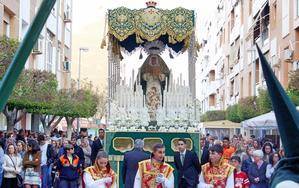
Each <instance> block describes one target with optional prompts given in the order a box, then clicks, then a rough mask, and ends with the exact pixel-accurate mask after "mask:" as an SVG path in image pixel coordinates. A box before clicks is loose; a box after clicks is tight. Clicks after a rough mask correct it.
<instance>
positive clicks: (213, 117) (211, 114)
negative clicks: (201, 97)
mask: <svg viewBox="0 0 299 188" xmlns="http://www.w3.org/2000/svg"><path fill="white" fill-rule="evenodd" d="M225 113H226V112H225V111H224V110H214V111H207V112H206V113H205V114H203V115H202V116H201V117H200V120H201V121H203V122H206V121H219V120H225Z"/></svg>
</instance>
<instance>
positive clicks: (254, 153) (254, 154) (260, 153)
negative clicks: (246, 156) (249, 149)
mask: <svg viewBox="0 0 299 188" xmlns="http://www.w3.org/2000/svg"><path fill="white" fill-rule="evenodd" d="M252 155H253V156H254V157H260V158H263V157H264V153H263V151H262V150H255V151H254V152H253V154H252Z"/></svg>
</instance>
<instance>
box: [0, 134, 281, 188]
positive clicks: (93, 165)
mask: <svg viewBox="0 0 299 188" xmlns="http://www.w3.org/2000/svg"><path fill="white" fill-rule="evenodd" d="M104 137H105V130H104V129H99V136H98V137H95V138H93V139H92V138H91V137H90V136H88V135H87V131H81V132H80V133H79V135H77V134H73V135H72V137H71V139H70V140H69V139H67V138H66V136H65V133H64V132H62V131H57V130H54V131H53V132H52V133H51V135H45V134H41V133H29V132H25V131H23V130H19V131H18V132H16V131H15V132H11V133H5V134H4V133H2V132H0V185H1V187H16V188H18V187H20V188H21V187H24V188H31V187H32V188H38V187H41V188H52V187H54V188H56V187H57V188H58V187H59V188H78V187H83V188H93V187H100V188H116V187H117V186H118V183H119V182H117V180H118V178H117V174H116V173H115V172H114V171H113V169H112V168H111V166H110V163H109V157H108V154H107V153H106V152H105V151H104V149H103V148H104V145H105V139H104ZM200 146H201V152H200V153H201V156H198V155H197V154H196V153H195V152H193V151H189V150H188V149H187V142H186V140H185V139H183V138H181V139H179V140H178V142H177V152H176V153H175V154H174V163H173V164H174V165H173V166H171V165H170V164H168V163H167V162H166V161H165V160H164V158H165V146H164V145H163V144H156V145H154V146H153V148H152V153H151V155H149V154H148V153H146V152H144V151H143V148H144V143H143V140H141V139H137V140H135V143H134V150H132V151H129V152H127V153H125V155H124V161H123V166H122V170H121V172H122V174H120V175H119V176H121V177H119V178H122V182H123V184H124V187H125V188H173V187H174V185H175V184H176V185H178V187H179V188H215V187H217V188H218V187H221V188H268V187H269V181H270V179H271V175H272V173H273V172H274V169H275V167H276V165H277V164H278V162H279V160H280V159H281V158H283V157H284V151H283V149H279V148H277V147H276V146H275V145H274V144H273V143H271V142H270V141H267V140H262V141H261V140H258V139H255V138H254V137H251V138H249V139H243V138H242V137H241V136H234V137H233V138H232V139H229V138H228V137H224V138H223V139H221V140H218V139H217V138H216V137H213V136H211V135H207V136H206V137H202V138H201V143H200ZM175 171H176V172H177V174H178V176H177V177H176V178H175V176H174V172H175Z"/></svg>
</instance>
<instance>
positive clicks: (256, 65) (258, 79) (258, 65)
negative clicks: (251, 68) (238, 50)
mask: <svg viewBox="0 0 299 188" xmlns="http://www.w3.org/2000/svg"><path fill="white" fill-rule="evenodd" d="M259 83H260V64H259V60H258V59H257V60H256V62H255V84H259Z"/></svg>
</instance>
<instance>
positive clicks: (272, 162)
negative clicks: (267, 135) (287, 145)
mask: <svg viewBox="0 0 299 188" xmlns="http://www.w3.org/2000/svg"><path fill="white" fill-rule="evenodd" d="M279 160H280V155H279V153H278V152H275V153H272V154H271V155H270V157H269V164H268V165H267V170H266V177H267V178H268V179H270V178H271V176H272V174H273V172H274V170H275V168H276V165H277V164H278V162H279Z"/></svg>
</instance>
